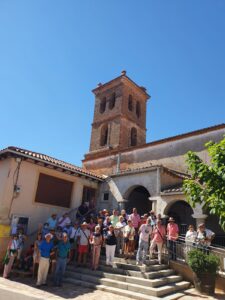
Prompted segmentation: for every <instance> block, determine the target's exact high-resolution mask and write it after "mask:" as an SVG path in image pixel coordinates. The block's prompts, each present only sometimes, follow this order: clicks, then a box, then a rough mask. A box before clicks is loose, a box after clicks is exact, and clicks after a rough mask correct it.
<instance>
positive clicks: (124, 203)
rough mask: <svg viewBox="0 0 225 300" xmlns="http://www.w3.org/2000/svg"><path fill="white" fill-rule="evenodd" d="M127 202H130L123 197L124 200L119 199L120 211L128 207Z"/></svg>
mask: <svg viewBox="0 0 225 300" xmlns="http://www.w3.org/2000/svg"><path fill="white" fill-rule="evenodd" d="M127 202H128V200H126V199H122V200H120V201H118V206H119V211H121V210H122V209H125V208H126V203H127Z"/></svg>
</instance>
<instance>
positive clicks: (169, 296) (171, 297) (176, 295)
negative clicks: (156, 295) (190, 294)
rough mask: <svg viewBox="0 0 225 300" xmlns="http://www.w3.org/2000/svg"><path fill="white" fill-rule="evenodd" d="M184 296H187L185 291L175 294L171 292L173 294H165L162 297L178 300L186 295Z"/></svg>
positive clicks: (166, 299) (165, 299)
mask: <svg viewBox="0 0 225 300" xmlns="http://www.w3.org/2000/svg"><path fill="white" fill-rule="evenodd" d="M184 296H187V295H186V294H185V293H180V292H178V293H174V294H171V295H168V296H165V297H163V298H161V299H163V300H177V299H180V298H181V297H184Z"/></svg>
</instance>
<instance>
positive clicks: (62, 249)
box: [56, 241, 70, 258]
mask: <svg viewBox="0 0 225 300" xmlns="http://www.w3.org/2000/svg"><path fill="white" fill-rule="evenodd" d="M56 248H57V249H58V256H59V257H60V258H67V254H68V253H69V251H70V242H69V241H67V242H66V243H64V241H60V242H59V243H58V245H57V246H56Z"/></svg>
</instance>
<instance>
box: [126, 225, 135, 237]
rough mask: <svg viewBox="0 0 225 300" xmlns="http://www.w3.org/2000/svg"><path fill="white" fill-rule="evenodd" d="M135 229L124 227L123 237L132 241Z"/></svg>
mask: <svg viewBox="0 0 225 300" xmlns="http://www.w3.org/2000/svg"><path fill="white" fill-rule="evenodd" d="M134 234H135V229H134V227H130V226H129V225H127V226H125V227H124V237H128V238H129V240H130V241H133V240H134Z"/></svg>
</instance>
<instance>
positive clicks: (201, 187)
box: [183, 137, 225, 230]
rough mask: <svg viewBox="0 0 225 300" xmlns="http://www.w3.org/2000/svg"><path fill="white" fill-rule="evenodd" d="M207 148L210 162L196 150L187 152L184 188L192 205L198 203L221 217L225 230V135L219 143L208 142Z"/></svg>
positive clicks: (221, 223) (221, 224)
mask: <svg viewBox="0 0 225 300" xmlns="http://www.w3.org/2000/svg"><path fill="white" fill-rule="evenodd" d="M205 146H206V149H207V151H208V154H209V156H210V160H211V161H210V164H209V165H208V164H206V163H204V162H203V161H202V159H201V158H200V157H199V156H198V155H197V154H196V153H194V152H192V151H189V152H188V153H187V164H188V171H189V173H190V174H191V175H190V178H189V179H185V180H184V183H183V190H184V193H185V194H186V196H187V200H188V202H189V204H190V205H191V206H192V207H195V205H196V204H197V203H200V204H203V206H204V207H205V208H208V209H209V213H210V214H213V215H216V216H218V217H219V223H220V226H221V227H222V228H223V230H225V137H224V139H223V140H221V141H220V142H218V143H214V142H208V143H207V144H206V145H205Z"/></svg>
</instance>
